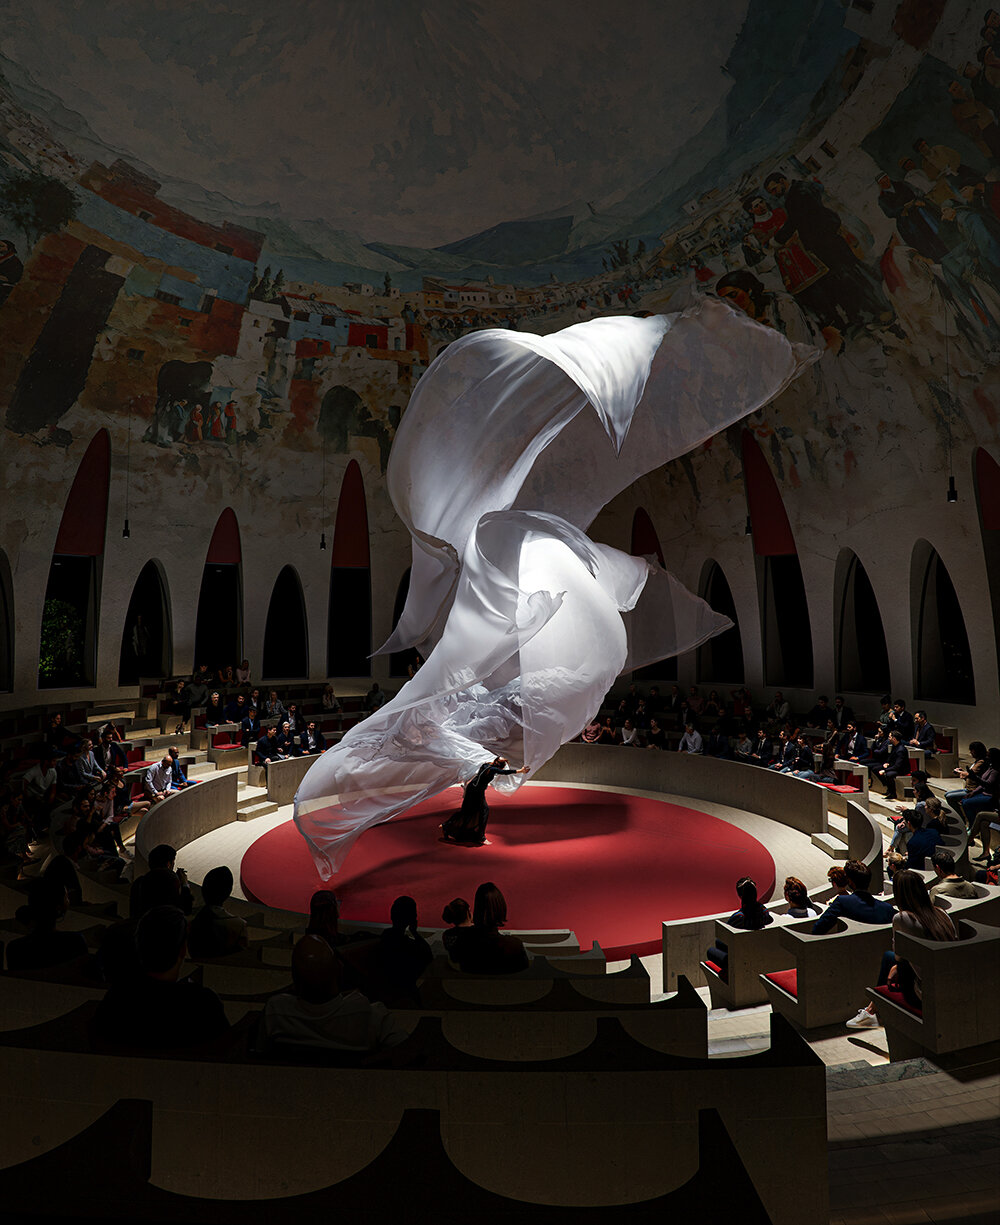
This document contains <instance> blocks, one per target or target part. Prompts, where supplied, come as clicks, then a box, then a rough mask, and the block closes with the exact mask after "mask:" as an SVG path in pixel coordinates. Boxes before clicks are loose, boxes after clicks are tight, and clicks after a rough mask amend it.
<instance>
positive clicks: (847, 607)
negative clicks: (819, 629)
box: [834, 549, 892, 693]
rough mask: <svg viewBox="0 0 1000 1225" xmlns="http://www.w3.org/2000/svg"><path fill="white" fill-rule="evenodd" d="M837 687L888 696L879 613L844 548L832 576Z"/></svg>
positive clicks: (856, 563)
mask: <svg viewBox="0 0 1000 1225" xmlns="http://www.w3.org/2000/svg"><path fill="white" fill-rule="evenodd" d="M834 588H835V592H836V595H835V597H834V598H835V600H836V605H835V608H836V618H837V619H836V625H837V644H836V645H837V660H836V665H837V666H836V672H837V688H838V689H847V690H849V691H850V692H852V693H891V692H892V676H891V674H890V672H889V648H888V646H887V645H886V641H885V628H884V626H883V624H882V613H881V610H880V609H879V606H878V600H877V599H876V598H875V590H874V588H873V587H872V584H871V580H870V579H869V577H868V572H867V570H865V568H864V566H863V565H862V564H861V560H860V558H859V557H858V555H857V554H856V553H854V552H852V550H850V549H844V550H843V551H842V552H841V554H840V557H839V558H838V559H837V569H836V575H835V583H834Z"/></svg>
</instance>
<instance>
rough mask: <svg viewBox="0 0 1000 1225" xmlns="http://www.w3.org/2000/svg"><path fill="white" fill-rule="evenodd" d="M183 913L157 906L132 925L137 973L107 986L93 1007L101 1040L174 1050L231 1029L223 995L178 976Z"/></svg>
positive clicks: (95, 1029) (184, 936) (182, 947)
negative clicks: (97, 1003)
mask: <svg viewBox="0 0 1000 1225" xmlns="http://www.w3.org/2000/svg"><path fill="white" fill-rule="evenodd" d="M187 934H188V931H187V919H186V918H185V917H184V912H183V911H182V910H180V909H178V907H176V906H155V907H153V909H152V910H148V911H147V912H146V913H145V914H144V915H143V916H142V918H141V919H140V920H139V922H138V923H137V925H136V929H135V944H136V951H137V953H138V958H139V966H140V969H141V974H140V976H139V977H138V978H134V979H129V980H126V981H124V982H120V983H116V984H115V985H113V986H112V987H110V988H109V989H108V991H107V994H106V995H105V996H104V999H103V1000H102V1001H101V1002H100V1004H99V1005H98V1008H97V1013H96V1015H95V1018H94V1027H93V1033H94V1035H95V1036H96V1035H100V1043H101V1045H104V1044H107V1045H112V1046H124V1047H133V1048H142V1049H147V1050H172V1049H179V1048H184V1047H194V1046H202V1045H207V1044H208V1043H212V1042H215V1041H217V1040H218V1039H220V1038H221V1037H223V1036H224V1035H225V1033H226V1031H227V1030H228V1029H229V1022H228V1021H227V1020H226V1013H225V1010H224V1009H223V1007H222V1001H221V1000H220V999H219V997H218V996H217V995H216V994H215V992H214V991H210V990H209V989H208V988H207V987H202V986H199V985H197V984H196V983H194V982H193V981H192V980H191V979H183V980H182V979H181V977H180V973H181V966H182V965H183V964H184V958H185V956H186V955H187Z"/></svg>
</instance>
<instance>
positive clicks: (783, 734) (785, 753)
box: [768, 728, 799, 774]
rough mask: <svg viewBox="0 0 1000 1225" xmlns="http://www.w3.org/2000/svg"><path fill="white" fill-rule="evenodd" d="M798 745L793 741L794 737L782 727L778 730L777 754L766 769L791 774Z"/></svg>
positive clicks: (797, 752)
mask: <svg viewBox="0 0 1000 1225" xmlns="http://www.w3.org/2000/svg"><path fill="white" fill-rule="evenodd" d="M798 755H799V746H798V744H796V742H795V737H794V736H793V735H792V733H791V732H789V731H788V730H787V729H785V728H782V729H781V731H780V732H778V755H777V757H775V759H774V761H772V762H771V764H770V766H769V767H768V769H770V770H778V771H780V772H781V773H782V774H791V772H792V770H794V769H795V762H796V760H797V759H798Z"/></svg>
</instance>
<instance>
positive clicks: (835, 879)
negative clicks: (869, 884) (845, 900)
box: [826, 864, 851, 897]
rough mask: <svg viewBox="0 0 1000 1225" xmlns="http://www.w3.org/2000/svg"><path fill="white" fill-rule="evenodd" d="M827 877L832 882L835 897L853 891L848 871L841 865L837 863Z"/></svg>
mask: <svg viewBox="0 0 1000 1225" xmlns="http://www.w3.org/2000/svg"><path fill="white" fill-rule="evenodd" d="M826 879H827V880H828V881H829V882H830V884H831V885H832V886H833V889H834V896H835V897H843V896H844V894H846V893H850V892H851V885H850V881H848V879H847V873H846V872H845V871H844V869H843V868H842V867H841V866H840V865H839V864H835V865H834V866H833V867H832V868H830V870H829V871H828V872H827V874H826Z"/></svg>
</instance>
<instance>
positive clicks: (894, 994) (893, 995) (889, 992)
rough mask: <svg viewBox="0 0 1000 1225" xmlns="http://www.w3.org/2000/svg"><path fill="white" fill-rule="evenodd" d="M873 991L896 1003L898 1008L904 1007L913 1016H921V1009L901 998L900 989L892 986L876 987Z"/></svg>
mask: <svg viewBox="0 0 1000 1225" xmlns="http://www.w3.org/2000/svg"><path fill="white" fill-rule="evenodd" d="M875 992H876V994H877V995H881V996H883V997H884V998H885V999H887V1000H888V1001H889V1002H890V1003H891V1004H896V1005H898V1006H899V1007H900V1008H903V1009H905V1010H906V1011H907V1012H909V1013H912V1015H913V1016H915V1017H921V1018H923V1015H924V1013H923V1009H921V1008H914V1007H913V1005H912V1004H908V1003H907V1002H906V1000H905V999H903V993H902V991H894V990H893V989H892V987H876V988H875Z"/></svg>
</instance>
